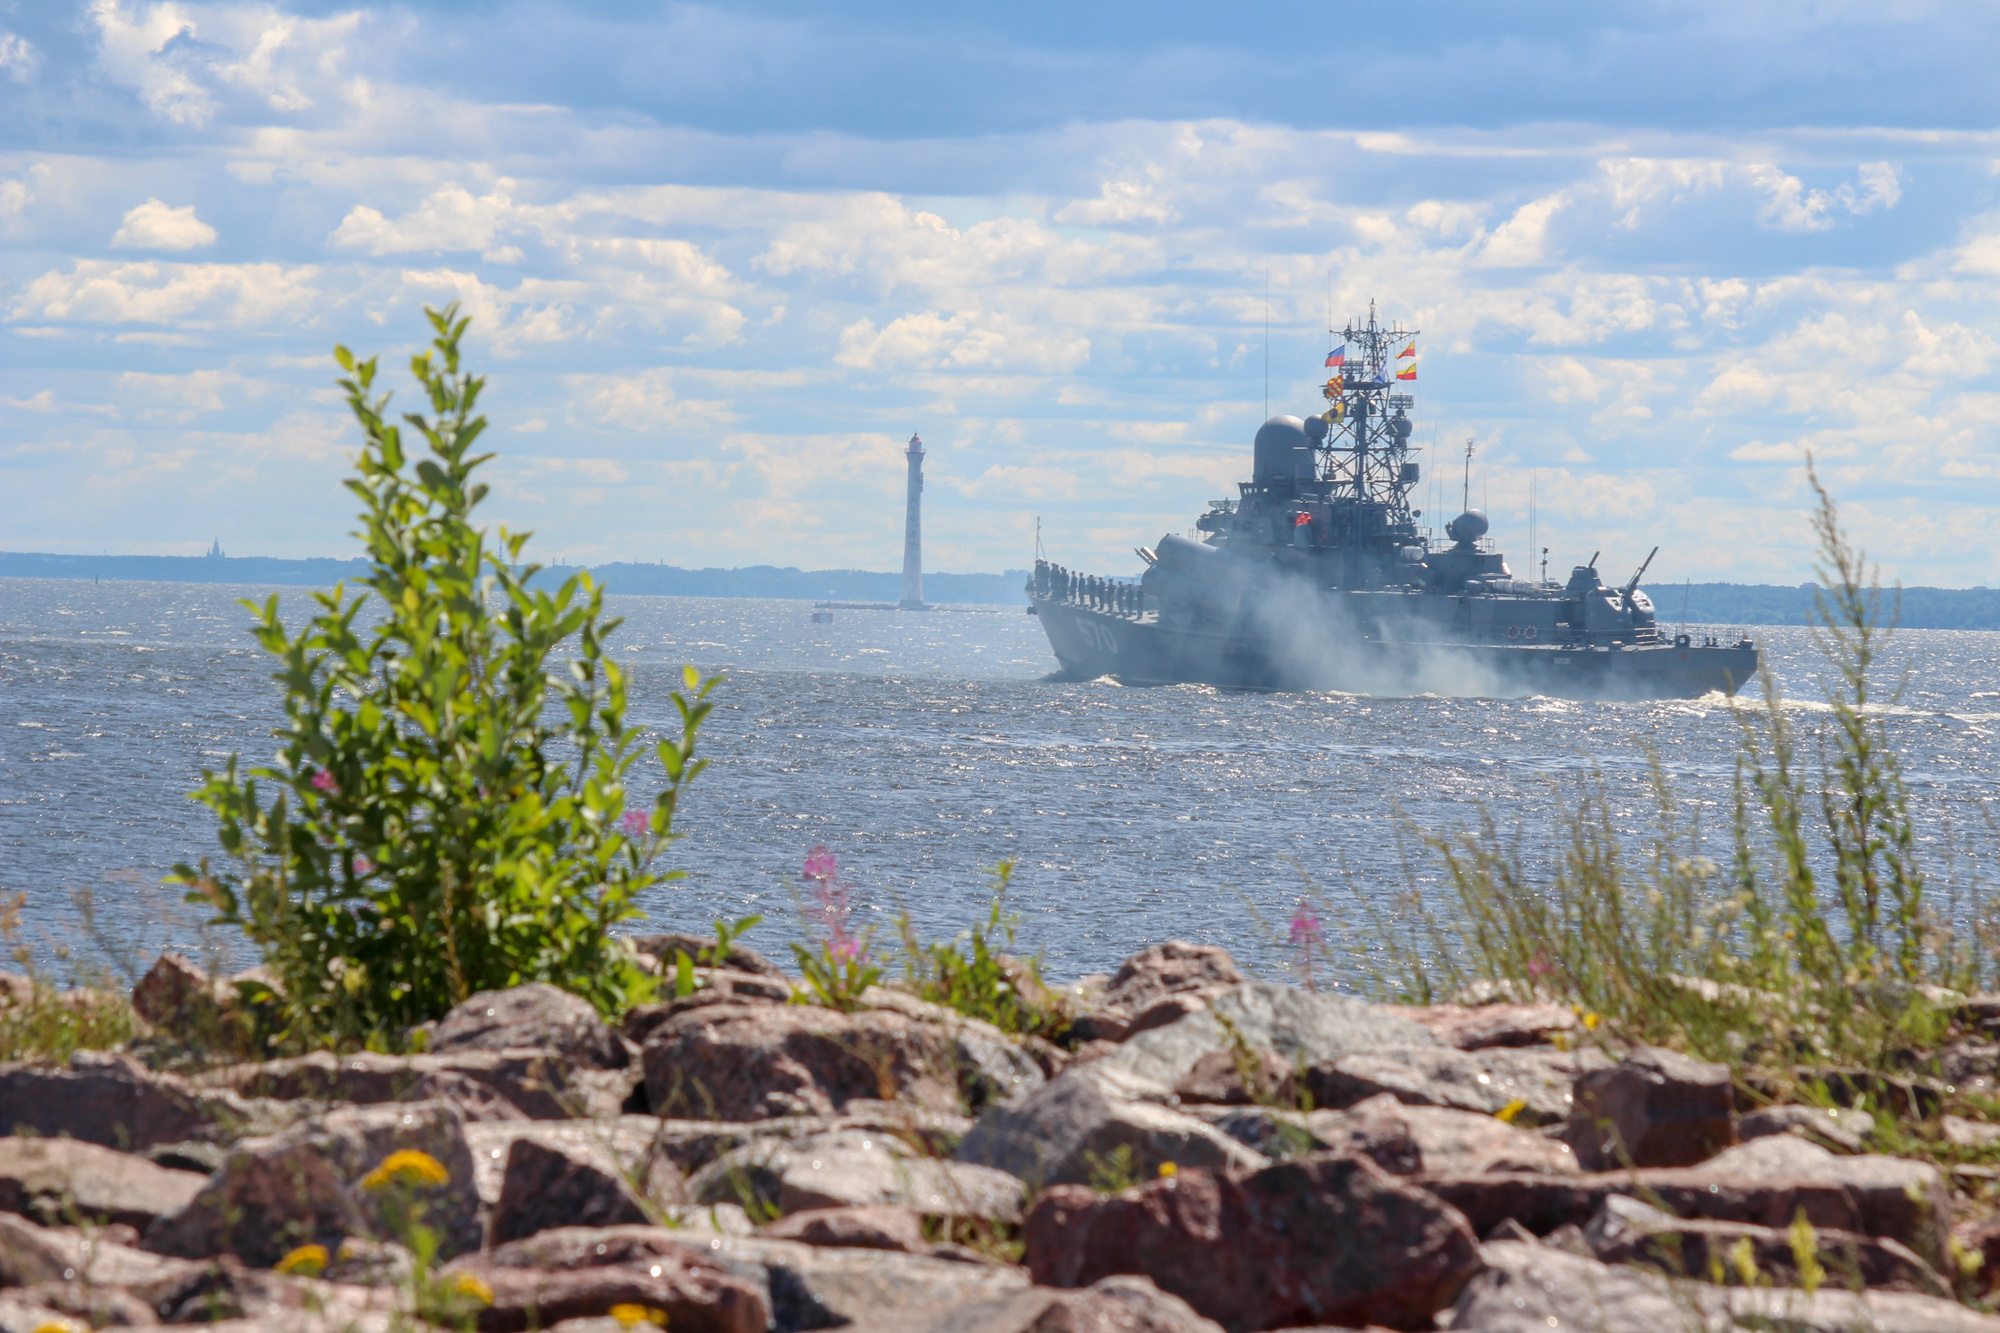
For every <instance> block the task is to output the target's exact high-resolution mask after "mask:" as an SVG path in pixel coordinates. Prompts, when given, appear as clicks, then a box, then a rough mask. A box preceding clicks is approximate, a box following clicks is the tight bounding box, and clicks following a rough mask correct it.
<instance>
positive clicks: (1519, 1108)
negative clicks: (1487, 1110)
mask: <svg viewBox="0 0 2000 1333" xmlns="http://www.w3.org/2000/svg"><path fill="white" fill-rule="evenodd" d="M1527 1109H1528V1103H1527V1102H1525V1101H1523V1100H1522V1099H1521V1098H1519V1097H1516V1098H1515V1099H1514V1100H1513V1101H1511V1102H1508V1103H1507V1104H1506V1105H1505V1106H1503V1107H1501V1108H1500V1109H1499V1110H1497V1111H1495V1112H1494V1113H1493V1118H1494V1119H1495V1120H1498V1121H1499V1122H1500V1123H1501V1124H1503V1125H1511V1124H1513V1123H1514V1117H1516V1116H1518V1115H1520V1114H1521V1112H1523V1111H1525V1110H1527Z"/></svg>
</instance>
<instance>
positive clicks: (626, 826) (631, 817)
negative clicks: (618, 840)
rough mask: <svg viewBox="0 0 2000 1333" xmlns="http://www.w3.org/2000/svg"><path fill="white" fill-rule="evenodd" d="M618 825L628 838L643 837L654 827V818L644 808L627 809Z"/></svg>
mask: <svg viewBox="0 0 2000 1333" xmlns="http://www.w3.org/2000/svg"><path fill="white" fill-rule="evenodd" d="M618 827H619V829H620V830H622V831H623V832H624V834H625V836H626V837H628V838H638V837H643V836H645V834H646V833H647V831H648V830H650V829H651V828H652V827H653V818H652V816H651V815H648V814H647V813H646V812H645V811H644V810H627V811H626V812H625V814H624V817H623V818H621V819H620V820H619V821H618Z"/></svg>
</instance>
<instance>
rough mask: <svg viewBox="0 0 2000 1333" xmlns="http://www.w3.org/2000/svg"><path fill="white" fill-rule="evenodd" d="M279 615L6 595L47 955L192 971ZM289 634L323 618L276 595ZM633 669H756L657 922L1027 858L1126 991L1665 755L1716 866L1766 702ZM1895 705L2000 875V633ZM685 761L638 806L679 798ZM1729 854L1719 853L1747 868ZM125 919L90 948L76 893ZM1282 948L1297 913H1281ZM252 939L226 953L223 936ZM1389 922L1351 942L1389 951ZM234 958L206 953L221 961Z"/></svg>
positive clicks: (704, 747)
mask: <svg viewBox="0 0 2000 1333" xmlns="http://www.w3.org/2000/svg"><path fill="white" fill-rule="evenodd" d="M266 595H268V590H264V589H257V588H232V587H226V586H216V585H200V584H169V583H130V582H118V583H112V582H106V583H101V584H94V583H89V582H83V581H67V580H31V579H4V580H0V891H4V892H6V893H8V894H11V893H13V892H15V891H23V892H25V893H26V895H27V910H26V913H25V917H24V938H25V939H26V940H27V941H28V942H29V944H30V946H31V947H32V948H34V949H35V951H36V952H37V955H38V956H39V957H41V958H43V959H45V960H46V959H48V958H50V957H52V956H53V954H54V951H55V950H57V949H59V948H62V947H65V946H67V947H71V948H83V947H85V946H92V947H97V948H101V949H103V950H105V951H108V952H111V953H122V954H123V955H124V956H125V957H126V958H127V959H138V960H139V961H140V962H141V963H142V964H143V961H144V960H145V959H146V958H147V957H149V956H150V953H151V951H153V950H155V949H157V948H159V947H160V946H162V945H163V944H168V943H172V944H175V945H178V946H180V947H183V948H193V947H197V945H199V944H201V943H202V942H201V941H199V940H198V939H197V938H196V934H195V927H196V924H197V922H198V916H197V914H194V913H192V912H191V911H190V910H189V909H186V908H185V907H182V906H181V905H180V904H179V894H178V891H177V890H174V889H171V888H166V887H162V886H161V884H160V880H161V878H162V876H163V875H164V874H166V873H167V871H168V870H169V868H170V867H171V866H172V865H173V864H174V863H175V862H176V861H181V860H194V859H198V858H199V857H201V856H203V855H216V854H218V849H217V847H216V842H215V821H214V818H213V816H212V815H211V814H210V813H209V812H208V811H207V810H205V809H204V808H202V807H201V806H198V805H196V804H195V803H194V802H192V801H190V800H189V799H188V798H187V793H188V792H189V791H190V790H191V789H192V788H193V787H194V786H195V785H196V784H197V782H198V781H199V780H200V775H201V771H202V770H203V769H204V768H219V767H220V766H222V764H224V763H225V762H226V760H227V759H228V757H229V755H231V754H232V753H235V754H240V755H242V756H243V757H244V761H245V763H246V764H251V763H258V762H264V761H266V760H268V758H269V757H270V755H271V754H272V753H273V751H274V749H275V742H274V741H273V739H272V738H271V734H270V733H271V729H272V727H273V726H274V725H275V724H276V721H277V719H278V718H279V715H280V711H279V704H280V696H279V692H278V686H277V685H276V683H275V682H274V681H273V680H272V679H271V671H272V669H273V664H272V662H271V660H270V659H269V658H268V657H267V656H266V655H265V654H264V653H263V651H262V650H261V649H260V648H258V647H257V646H256V644H255V643H254V642H253V641H252V639H251V637H250V635H249V632H248V626H249V623H250V617H249V614H248V613H247V612H246V611H245V610H244V609H243V608H242V607H241V606H239V605H238V604H237V602H236V599H237V598H239V597H244V596H251V597H262V596H266ZM281 596H282V599H283V605H284V607H285V609H286V613H287V614H288V615H300V614H304V613H305V612H306V611H307V610H308V609H309V602H308V600H307V598H308V594H307V593H306V592H305V591H304V590H300V589H288V590H284V591H283V592H282V593H281ZM607 605H608V607H609V610H610V611H611V613H612V614H614V615H617V616H622V617H623V618H624V624H623V626H622V627H621V628H620V629H619V630H618V631H617V633H616V634H614V635H613V636H612V638H611V645H612V650H613V653H614V655H615V656H616V657H617V658H618V659H619V660H621V661H623V662H625V663H627V664H628V665H629V666H630V667H631V669H632V673H633V685H632V704H631V712H632V716H633V718H634V720H635V721H637V722H638V723H640V724H642V725H645V726H648V727H654V728H665V727H671V726H672V725H673V722H674V717H675V713H674V707H673V704H672V701H671V698H670V695H671V692H672V691H673V690H674V689H675V688H677V687H678V685H679V673H680V668H681V665H682V664H683V663H693V664H694V665H695V666H697V667H698V668H700V669H701V670H702V671H704V672H719V673H722V674H723V675H724V676H726V677H727V681H726V683H725V684H723V685H722V686H720V687H719V688H718V690H717V692H716V694H715V698H716V700H717V706H716V709H715V713H714V715H713V716H712V718H711V719H710V721H709V723H708V725H707V726H706V727H705V728H704V729H703V732H702V736H701V751H702V753H703V754H704V755H706V756H707V757H708V758H710V760H711V761H712V762H711V764H710V767H709V769H708V771H707V772H705V773H703V774H702V775H701V778H700V779H699V781H698V782H697V783H696V784H695V787H694V789H693V791H692V793H691V795H690V797H689V799H688V800H687V802H686V804H685V805H684V807H683V814H682V818H681V821H680V824H679V828H680V829H681V831H683V832H684V833H685V834H686V835H687V836H686V837H685V839H684V840H682V841H681V842H679V843H677V844H676V845H675V846H674V847H673V849H672V851H671V854H670V857H669V861H670V863H671V864H672V865H674V866H676V867H679V868H682V869H685V870H686V872H687V878H686V880H685V881H683V882H681V883H679V884H674V885H667V886H662V887H659V888H656V889H654V890H652V891H650V892H649V893H648V895H647V897H646V899H645V906H646V908H647V909H648V911H649V913H650V914H651V921H652V924H653V926H654V927H655V928H688V929H692V928H698V927H701V926H703V925H705V923H707V922H709V921H711V920H713V919H714V918H717V917H724V916H727V917H731V918H734V917H738V916H743V915H746V914H749V913H761V914H763V916H764V917H765V924H764V925H763V926H761V927H759V928H758V930H757V931H756V932H755V933H754V934H753V935H752V936H751V937H750V943H751V944H752V945H753V946H756V947H761V948H763V949H764V950H765V951H766V952H769V953H772V954H775V955H778V956H780V957H783V956H784V954H785V952H786V949H785V946H786V944H787V943H788V942H789V941H791V940H793V939H797V938H799V937H800V936H801V934H802V932H803V927H802V926H801V925H800V923H799V915H798V908H797V898H796V890H797V888H798V885H799V880H798V873H799V868H800V865H801V862H802V861H803V860H804V858H805V855H806V853H807V851H808V850H809V849H811V848H813V847H814V846H816V845H824V846H826V847H828V848H830V849H831V850H832V851H834V852H835V853H836V854H837V855H838V856H839V858H840V864H841V868H842V871H843V874H844V875H845V876H846V877H847V878H848V879H849V880H851V882H852V883H853V884H854V886H855V897H856V899H857V901H858V902H859V903H860V904H861V905H862V907H863V910H864V912H865V913H867V914H868V915H869V918H870V919H872V920H874V921H876V922H878V923H879V924H880V925H881V926H882V928H883V929H884V930H885V931H887V930H889V929H891V925H892V922H893V918H894V917H895V915H896V914H897V913H899V912H902V911H907V912H909V914H910V915H911V917H912V919H913V920H914V921H915V923H916V926H917V929H918V931H919V933H921V934H922V935H924V936H926V937H929V938H943V937H947V936H949V935H951V934H953V933H954V932H956V931H958V930H961V929H963V928H965V927H967V926H968V925H970V924H972V923H973V922H974V921H975V920H977V919H979V918H981V917H983V916H984V914H985V910H986V907H987V904H988V903H989V901H990V898H991V893H992V888H993V876H992V867H993V866H994V865H995V864H997V863H998V862H1000V861H1002V860H1010V861H1012V862H1013V863H1014V873H1013V883H1012V888H1011V890H1010V894H1009V899H1008V902H1009V906H1010V907H1011V908H1012V909H1013V910H1014V911H1016V912H1018V913H1019V914H1020V917H1021V923H1020V948H1021V949H1022V950H1024V951H1034V950H1041V951H1043V952H1044V953H1045V955H1046V957H1047V959H1048V962H1049V965H1050V970H1051V971H1052V972H1053V973H1055V974H1057V975H1073V974H1076V973H1080V972H1086V971H1093V970H1103V969H1107V968H1110V967H1113V966H1115V965H1116V963H1117V962H1118V960H1119V959H1121V958H1123V957H1125V956H1126V955H1128V954H1130V953H1131V952H1133V951H1134V950H1136V949H1139V948H1142V947H1144V946H1145V945H1147V944H1149V943H1153V942H1156V941H1159V940H1162V939H1167V938H1170V937H1182V938H1187V939H1193V940H1203V941H1211V942H1215V943H1219V944H1222V945H1225V946H1226V947H1228V948H1230V949H1231V950H1232V951H1234V952H1235V953H1236V954H1237V956H1238V957H1239V958H1240V959H1241V960H1242V961H1243V962H1244V963H1245V965H1246V966H1248V967H1251V968H1253V969H1262V970H1266V971H1268V970H1271V969H1273V968H1276V967H1278V966H1281V965H1282V959H1281V957H1280V953H1281V951H1280V950H1278V949H1277V948H1276V947H1275V942H1274V940H1273V938H1272V935H1271V931H1270V929H1269V928H1268V927H1269V926H1275V927H1277V928H1278V929H1282V926H1283V921H1284V919H1285V917H1286V916H1287V915H1289V913H1290V911H1291V908H1292V905H1293V904H1294V903H1295V902H1296V901H1297V900H1298V898H1299V897H1300V895H1301V893H1303V892H1306V891H1307V890H1306V886H1307V885H1311V886H1313V888H1312V892H1314V893H1316V894H1317V895H1318V896H1319V897H1320V898H1321V899H1322V900H1323V901H1325V902H1328V903H1331V904H1334V905H1336V906H1339V905H1342V904H1361V903H1368V904H1372V905H1375V906H1377V907H1385V906H1387V905H1389V904H1390V903H1391V902H1392V901H1393V899H1394V896H1395V895H1397V894H1399V893H1403V892H1405V891H1406V890H1408V889H1409V888H1410V887H1411V886H1412V885H1415V886H1416V887H1418V888H1419V889H1422V888H1424V887H1425V886H1429V885H1434V884H1435V882H1436V878H1437V866H1436V862H1435V859H1434V858H1433V857H1431V856H1430V855H1429V854H1427V853H1426V852H1425V850H1424V848H1423V845H1422V840H1423V838H1424V837H1425V835H1436V834H1441V833H1447V832H1450V831H1452V830H1471V829H1475V828H1477V827H1478V825H1479V823H1480V820H1481V818H1482V816H1483V815H1485V814H1487V813H1490V814H1491V815H1492V816H1493V817H1494V818H1495V819H1496V820H1497V822H1498V826H1499V828H1500V829H1501V830H1502V831H1503V833H1504V834H1505V835H1506V836H1508V837H1509V838H1513V837H1516V836H1518V837H1519V838H1520V839H1521V845H1522V847H1523V850H1524V852H1525V853H1526V854H1527V855H1529V856H1530V857H1535V856H1540V855H1543V854H1545V853H1546V852H1547V850H1548V848H1549V839H1550V838H1551V836H1552V833H1553V832H1554V830H1555V823H1554V820H1555V817H1556V816H1557V815H1558V814H1559V813H1560V812H1561V810H1562V809H1563V808H1564V807H1566V806H1569V805H1572V804H1574V803H1575V802H1576V800H1577V799H1578V796H1579V792H1580V790H1581V786H1580V784H1584V783H1588V782H1591V781H1596V780H1601V781H1602V782H1603V783H1604V784H1605V786H1606V789H1607V790H1608V791H1609V792H1610V793H1611V795H1612V798H1613V803H1614V806H1615V808H1616V809H1617V811H1618V813H1619V819H1620V821H1621V823H1623V824H1624V825H1625V826H1626V827H1628V828H1629V829H1630V830H1631V832H1632V833H1633V835H1634V836H1643V833H1644V830H1645V829H1646V828H1647V827H1648V817H1649V816H1648V812H1649V811H1650V809H1651V803H1652V798H1651V795H1650V779H1649V764H1651V763H1653V762H1657V763H1658V765H1659V766H1660V768H1661V770H1662V771H1663V772H1664V773H1665V774H1666V776H1667V778H1668V780H1669V781H1670V783H1671V784H1672V786H1673V788H1674V790H1675V791H1676V792H1677V793H1678V794H1679V796H1680V798H1681V799H1682V801H1683V805H1684V808H1683V814H1684V816H1685V817H1688V818H1690V819H1694V820H1698V821H1699V822H1700V824H1701V826H1702V827H1703V829H1704V830H1705V831H1706V832H1707V833H1708V834H1710V835H1712V836H1713V837H1715V838H1716V839H1717V840H1718V841H1723V840H1726V838H1727V836H1728V816H1729V810H1730V801H1731V785H1732V779H1733V775H1734V772H1735V762H1736V757H1737V755H1738V753H1739V752H1740V749H1741V744H1742V735H1743V730H1742V728H1743V715H1742V712H1741V708H1742V705H1741V704H1739V705H1738V706H1737V707H1732V706H1730V704H1729V703H1728V702H1727V701H1725V700H1723V699H1722V698H1720V697H1719V696H1710V697H1708V698H1705V699H1697V700H1691V701H1689V700H1677V701H1664V702H1655V703H1585V702H1577V701H1572V700H1562V699H1551V698H1541V697H1531V698H1522V699H1449V698H1435V697H1416V698H1370V697H1361V696H1353V695H1342V694H1253V693H1243V692H1230V691H1223V690H1216V689H1210V688H1207V687H1205V686H1196V685H1189V686H1171V687H1159V688H1144V689H1140V688H1123V687H1121V686H1119V685H1117V684H1115V683H1113V682H1111V681H1109V680H1100V681H1091V682H1085V683H1075V682H1063V681H1057V680H1053V679H1051V678H1050V677H1051V674H1052V673H1053V672H1054V670H1055V667H1056V663H1055V660H1054V658H1053V657H1052V655H1051V654H1050V652H1049V648H1048V643H1047V640H1046V638H1045V637H1044V636H1043V634H1042V630H1041V626H1040V624H1039V623H1038V622H1037V621H1036V620H1035V619H1034V618H1033V617H1031V616H1028V615H1025V614H1023V613H1022V610H1021V608H1018V607H1010V608H967V609H962V610H935V611H931V612H925V613H914V612H879V611H839V612H836V613H835V618H834V621H833V623H832V624H830V625H826V624H814V623H813V622H812V614H811V613H812V607H811V605H810V604H809V603H805V602H784V601H756V600H733V599H705V598H672V597H616V596H614V597H609V598H607ZM1752 633H1753V634H1754V636H1755V637H1756V638H1757V639H1758V640H1759V642H1760V643H1761V644H1762V645H1763V647H1764V649H1765V651H1766V653H1767V656H1768V659H1769V661H1770V662H1771V664H1772V666H1773V668H1774V669H1775V671H1776V674H1777V676H1778V678H1779V680H1780V682H1781V684H1782V685H1783V687H1784V689H1785V692H1786V694H1787V695H1788V696H1789V697H1790V698H1791V699H1792V703H1791V705H1790V710H1791V715H1792V716H1793V718H1794V719H1795V720H1796V721H1797V722H1798V723H1799V724H1800V725H1801V726H1802V727H1803V728H1804V729H1805V732H1806V741H1807V744H1808V745H1810V744H1811V743H1812V740H1811V733H1812V730H1813V729H1814V728H1815V727H1817V726H1819V725H1820V724H1821V722H1822V721H1823V720H1824V718H1825V712H1824V708H1823V705H1818V704H1816V703H1815V702H1814V701H1815V700H1816V699H1818V698H1819V697H1821V696H1820V691H1819V690H1818V689H1817V686H1816V676H1817V674H1818V672H1819V671H1820V670H1821V665H1820V662H1819V659H1818V657H1817V655H1816V654H1815V652H1814V650H1813V648H1812V645H1811V643H1810V641H1809V638H1808V635H1807V633H1806V631H1803V630H1797V629H1784V628H1774V629H1757V630H1753V631H1752ZM1888 659H1889V664H1890V665H1889V667H1888V669H1887V670H1886V671H1885V672H1884V675H1883V680H1884V684H1886V685H1893V684H1894V683H1895V681H1896V680H1897V679H1898V678H1899V675H1900V674H1901V673H1904V672H1906V673H1907V675H1906V677H1904V678H1903V688H1902V695H1901V698H1900V700H1899V701H1897V702H1896V703H1895V704H1893V705H1892V706H1890V707H1888V708H1886V709H1885V720H1886V722H1887V725H1888V727H1889V730H1890V734H1891V736H1892V737H1893V739H1894V742H1895V744H1896V746H1897V748H1898V749H1899V751H1900V753H1901V755H1902V758H1903V763H1904V766H1905V774H1906V778H1907V780H1908V782H1909V784H1910V787H1911V791H1912V796H1913V800H1914V803H1915V806H1916V808H1917V811H1918V814H1919V816H1920V818H1921V820H1922V827H1923V830H1924V837H1925V839H1926V841H1927V843H1928V844H1929V850H1930V852H1931V853H1932V854H1933V859H1934V861H1936V862H1937V864H1938V866H1939V867H1940V868H1942V865H1943V861H1944V853H1945V852H1946V851H1947V850H1949V851H1951V853H1952V859H1953V862H1954V873H1956V874H1958V875H1959V876H1961V877H1967V876H1971V875H1975V874H1979V873H1981V872H1982V871H1983V868H1984V863H1985V860H1986V855H1987V851H1988V849H1989V848H1990V845H1991V844H1990V837H1989V833H1988V825H1987V824H1986V822H1985V820H1984V815H1983V807H1984V804H1985V803H1986V802H1987V801H1989V800H1990V799H1991V798H1992V797H1993V796H1994V795H1995V794H1996V784H2000V745H1996V734H2000V726H1996V724H2000V634H1993V633H1984V632H1960V631H1949V630H1913V631H1905V632H1901V633H1899V634H1897V635H1896V636H1894V639H1893V642H1892V647H1891V650H1890V652H1889V655H1888ZM659 777H660V774H659V770H658V766H657V761H655V760H653V759H651V758H650V757H649V758H647V759H645V760H642V761H641V763H640V765H639V767H638V769H637V771H636V777H635V782H634V785H635V787H636V788H637V789H638V791H639V793H640V794H641V795H642V796H649V795H650V794H651V792H652V791H653V790H655V789H656V787H657V785H658V780H659ZM1718 859H1721V858H1720V857H1718ZM82 894H88V896H89V898H90V900H91V901H92V902H94V904H95V909H96V926H97V935H98V939H97V940H96V941H95V944H94V946H93V945H92V942H91V941H89V940H86V939H85V938H84V935H83V932H82V929H81V923H80V919H79V915H78V903H79V900H80V895H82ZM1260 922H1261V923H1267V924H1260ZM225 943H226V941H225ZM1369 945H1370V940H1369V939H1368V937H1367V933H1366V932H1365V931H1357V932H1356V933H1355V934H1354V935H1352V936H1350V937H1349V938H1347V939H1345V940H1336V941H1334V942H1333V952H1334V954H1335V963H1336V966H1338V965H1339V959H1340V957H1341V955H1342V954H1343V953H1348V954H1351V953H1352V952H1353V951H1354V950H1359V949H1365V948H1367V947H1369ZM209 947H213V943H212V942H210V946H209Z"/></svg>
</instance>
